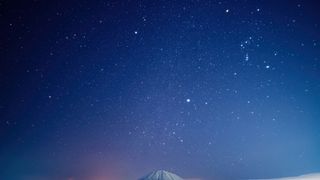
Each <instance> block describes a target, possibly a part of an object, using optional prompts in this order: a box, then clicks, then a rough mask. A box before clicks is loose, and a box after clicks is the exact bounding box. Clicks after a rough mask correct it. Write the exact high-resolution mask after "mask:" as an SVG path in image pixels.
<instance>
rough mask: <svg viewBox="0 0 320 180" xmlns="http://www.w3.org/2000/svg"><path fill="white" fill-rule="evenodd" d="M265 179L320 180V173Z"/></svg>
mask: <svg viewBox="0 0 320 180" xmlns="http://www.w3.org/2000/svg"><path fill="white" fill-rule="evenodd" d="M260 180H263V179H260ZM264 180H320V173H314V174H306V175H301V176H295V177H284V178H274V179H264Z"/></svg>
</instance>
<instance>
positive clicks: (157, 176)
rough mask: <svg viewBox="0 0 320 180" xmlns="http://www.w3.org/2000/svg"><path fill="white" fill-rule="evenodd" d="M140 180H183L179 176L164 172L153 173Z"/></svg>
mask: <svg viewBox="0 0 320 180" xmlns="http://www.w3.org/2000/svg"><path fill="white" fill-rule="evenodd" d="M139 180H183V179H182V178H181V177H179V176H178V175H175V174H173V173H170V172H168V171H164V170H158V171H153V172H151V173H150V174H148V175H146V176H144V177H143V178H140V179H139Z"/></svg>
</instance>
